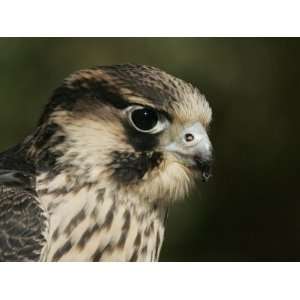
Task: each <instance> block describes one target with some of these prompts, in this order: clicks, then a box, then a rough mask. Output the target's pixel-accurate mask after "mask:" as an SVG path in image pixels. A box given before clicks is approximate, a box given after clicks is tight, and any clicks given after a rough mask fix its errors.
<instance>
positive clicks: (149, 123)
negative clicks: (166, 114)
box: [131, 108, 158, 131]
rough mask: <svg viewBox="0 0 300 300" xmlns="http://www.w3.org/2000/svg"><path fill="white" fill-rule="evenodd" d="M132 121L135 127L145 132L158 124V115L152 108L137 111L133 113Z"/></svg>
mask: <svg viewBox="0 0 300 300" xmlns="http://www.w3.org/2000/svg"><path fill="white" fill-rule="evenodd" d="M131 120H132V122H133V123H134V125H135V126H136V127H137V128H138V129H141V130H143V131H148V130H151V129H152V128H154V127H155V125H156V124H157V122H158V115H157V113H156V111H155V110H153V109H150V108H141V109H136V110H134V111H133V112H132V113H131Z"/></svg>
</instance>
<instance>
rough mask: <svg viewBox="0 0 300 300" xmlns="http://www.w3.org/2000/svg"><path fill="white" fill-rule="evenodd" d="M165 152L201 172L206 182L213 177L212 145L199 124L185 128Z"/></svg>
mask: <svg viewBox="0 0 300 300" xmlns="http://www.w3.org/2000/svg"><path fill="white" fill-rule="evenodd" d="M165 150H166V151H168V152H171V153H173V154H174V155H175V156H176V157H177V159H178V160H180V162H182V163H183V164H184V165H186V166H187V167H189V168H191V169H194V170H197V171H200V172H201V177H202V180H203V181H204V182H206V181H207V180H208V179H209V178H210V177H211V165H212V145H211V142H210V140H209V137H208V135H207V133H206V130H205V129H204V127H203V126H202V125H201V124H200V123H199V122H197V123H194V124H192V125H190V126H187V127H185V128H184V129H183V130H182V132H181V133H180V134H179V136H178V137H177V138H176V139H175V141H173V142H171V143H170V144H169V145H167V146H166V148H165Z"/></svg>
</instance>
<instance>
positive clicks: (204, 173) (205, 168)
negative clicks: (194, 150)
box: [195, 158, 212, 182]
mask: <svg viewBox="0 0 300 300" xmlns="http://www.w3.org/2000/svg"><path fill="white" fill-rule="evenodd" d="M195 161H196V164H197V168H198V169H199V170H200V172H201V179H202V182H207V181H208V180H209V178H210V177H212V172H211V165H212V160H211V159H208V160H202V159H197V158H196V159H195Z"/></svg>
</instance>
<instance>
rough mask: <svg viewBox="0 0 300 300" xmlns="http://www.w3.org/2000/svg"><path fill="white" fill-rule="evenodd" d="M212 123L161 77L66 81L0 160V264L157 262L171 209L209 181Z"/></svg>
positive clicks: (185, 88) (196, 98) (87, 76)
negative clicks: (197, 185)
mask: <svg viewBox="0 0 300 300" xmlns="http://www.w3.org/2000/svg"><path fill="white" fill-rule="evenodd" d="M211 118H212V110H211V108H210V106H209V104H208V102H207V101H206V99H205V97H204V95H202V94H201V93H200V92H199V90H198V89H197V88H195V87H194V86H192V85H191V84H189V83H187V82H184V81H183V80H180V79H178V78H175V77H173V76H171V75H169V74H168V73H166V72H164V71H161V70H160V69H158V68H155V67H150V66H144V65H135V64H124V65H113V66H100V67H95V68H91V69H85V70H80V71H77V72H75V73H73V74H72V75H70V76H69V77H68V78H67V79H65V80H64V82H63V83H62V84H61V86H59V87H58V88H57V89H56V90H55V91H54V92H53V94H52V96H51V98H50V101H49V102H48V104H47V105H46V107H45V110H44V112H43V114H42V116H41V118H40V120H39V122H38V124H37V127H36V129H35V130H34V131H33V133H32V134H31V135H29V136H28V137H26V138H25V139H24V140H23V142H21V143H19V144H18V145H16V146H14V147H12V148H10V149H8V150H6V151H4V152H3V153H1V154H0V260H1V261H158V260H159V254H160V250H161V246H162V242H163V239H164V230H165V223H166V219H167V213H168V208H169V207H170V206H171V205H172V203H174V202H176V201H178V200H179V199H182V198H184V197H185V196H186V195H187V193H188V192H189V191H190V190H191V188H192V187H193V186H194V185H195V182H198V180H197V179H202V180H203V181H206V180H207V179H208V178H209V177H210V173H211V161H212V146H211V142H210V140H209V137H208V134H207V129H208V126H209V124H210V121H211Z"/></svg>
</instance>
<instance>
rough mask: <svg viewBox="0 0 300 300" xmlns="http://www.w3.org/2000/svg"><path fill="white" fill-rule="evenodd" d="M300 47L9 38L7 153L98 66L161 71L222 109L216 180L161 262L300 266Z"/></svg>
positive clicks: (174, 221) (270, 42)
mask: <svg viewBox="0 0 300 300" xmlns="http://www.w3.org/2000/svg"><path fill="white" fill-rule="evenodd" d="M299 53H300V39H295V38H294V39H288V38H276V39H274V38H267V39H265V38H233V39H232V38H65V39H56V38H51V39H44V38H38V39H37V38H35V39H31V38H26V39H24V38H22V39H21V38H18V39H16V38H8V39H6V38H2V39H0V134H1V139H0V151H2V150H4V149H5V148H7V147H9V146H10V145H12V144H15V143H18V142H19V141H21V140H22V139H23V138H24V137H25V136H26V135H27V134H28V133H30V132H31V130H32V129H33V128H34V126H35V124H36V122H37V120H38V117H39V115H40V113H41V111H42V109H43V106H44V105H45V103H46V102H47V99H48V98H49V96H50V94H51V91H52V90H53V89H54V88H55V87H56V86H57V85H58V84H60V82H61V81H62V80H63V79H64V77H66V76H67V75H68V74H69V73H71V72H73V71H75V70H77V69H80V68H86V67H90V66H95V65H103V64H116V63H127V62H131V63H139V64H149V65H154V66H157V67H159V68H162V69H164V70H166V71H167V72H169V73H171V74H173V75H175V76H177V77H180V78H182V79H184V80H186V81H190V82H192V83H193V84H194V85H196V86H198V87H199V89H200V90H201V91H202V93H204V94H205V95H206V97H207V99H208V101H209V102H210V104H211V106H212V108H213V117H214V120H213V123H212V126H211V131H210V136H211V139H212V142H213V145H214V148H215V164H214V175H213V178H212V179H211V180H210V181H209V182H208V183H206V184H202V183H200V184H199V186H198V187H197V189H196V190H195V191H194V192H193V193H192V196H191V197H190V198H189V199H187V200H186V201H182V202H181V203H178V204H177V205H175V206H174V207H173V208H172V209H171V211H170V216H169V222H168V226H167V229H166V239H165V242H164V245H163V250H162V255H161V261H255V260H258V261H270V260H271V261H272V260H274V261H282V260H283V261H286V260H292V261H293V260H300V197H299V190H300V182H299V179H300V176H299V175H298V171H300V168H299V167H300V155H299V154H298V151H299V150H300V145H299V142H297V139H298V138H297V132H298V134H299V129H300V128H299V127H300V126H299V125H300V124H299V120H298V114H299V110H300V99H299V89H300V82H299V78H300V76H299V75H300V60H299Z"/></svg>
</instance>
